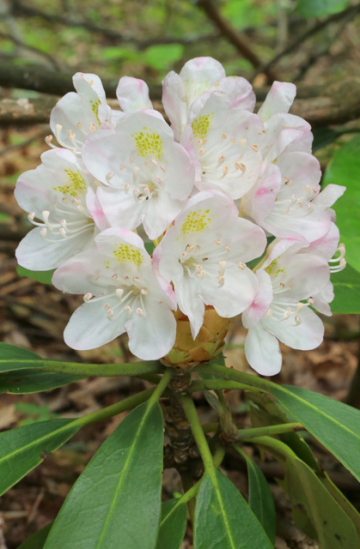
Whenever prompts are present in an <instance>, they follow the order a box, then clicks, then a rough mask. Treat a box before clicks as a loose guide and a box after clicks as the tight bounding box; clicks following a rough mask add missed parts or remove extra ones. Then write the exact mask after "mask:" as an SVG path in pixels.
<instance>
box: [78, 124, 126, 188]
mask: <svg viewBox="0 0 360 549" xmlns="http://www.w3.org/2000/svg"><path fill="white" fill-rule="evenodd" d="M81 152H82V159H83V161H84V164H85V166H86V168H87V169H88V170H89V172H90V173H91V174H92V175H93V176H94V177H95V178H96V179H97V180H98V181H101V183H104V185H109V182H108V180H107V178H106V176H107V174H108V173H109V172H113V173H114V177H113V179H112V180H111V184H112V185H113V186H114V187H117V186H122V185H123V181H122V179H120V178H119V176H118V173H117V172H118V171H119V147H118V145H117V138H116V133H115V131H113V130H104V131H101V132H95V133H93V134H91V135H89V136H88V138H87V139H86V141H85V143H84V146H83V148H82V151H81Z"/></svg>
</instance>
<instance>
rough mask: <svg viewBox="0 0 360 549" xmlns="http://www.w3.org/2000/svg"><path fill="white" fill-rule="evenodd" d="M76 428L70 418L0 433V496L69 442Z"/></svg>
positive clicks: (77, 427)
mask: <svg viewBox="0 0 360 549" xmlns="http://www.w3.org/2000/svg"><path fill="white" fill-rule="evenodd" d="M79 427H80V425H79V424H76V423H74V422H73V420H71V419H54V420H50V421H42V422H39V423H33V424H31V425H24V427H19V428H17V429H12V430H11V431H5V432H4V433H0V495H1V494H3V493H4V492H6V491H7V490H8V489H9V488H11V486H13V485H14V484H16V483H17V482H18V481H19V480H20V479H22V478H23V477H24V476H25V475H26V474H27V473H28V472H29V471H31V470H32V469H34V468H35V467H37V466H38V465H39V464H40V463H41V462H42V461H43V460H44V459H45V458H46V456H47V455H48V453H49V452H53V451H54V450H56V449H57V448H59V446H61V445H62V444H64V443H65V442H66V441H67V440H69V438H71V437H72V436H73V435H74V434H75V433H76V432H77V431H78V429H79Z"/></svg>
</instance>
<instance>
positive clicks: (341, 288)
mask: <svg viewBox="0 0 360 549" xmlns="http://www.w3.org/2000/svg"><path fill="white" fill-rule="evenodd" d="M331 282H332V283H333V285H334V294H335V297H334V301H332V302H331V303H330V307H331V310H332V312H333V313H341V314H350V313H353V314H358V313H360V273H359V272H358V271H356V270H355V269H353V268H352V266H351V265H346V268H345V269H344V270H343V271H340V272H339V273H333V274H332V275H331Z"/></svg>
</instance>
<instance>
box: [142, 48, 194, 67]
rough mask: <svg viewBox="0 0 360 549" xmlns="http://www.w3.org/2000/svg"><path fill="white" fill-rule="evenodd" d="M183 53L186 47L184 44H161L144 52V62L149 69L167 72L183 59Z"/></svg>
mask: <svg viewBox="0 0 360 549" xmlns="http://www.w3.org/2000/svg"><path fill="white" fill-rule="evenodd" d="M183 53H184V46H183V45H182V44H160V45H158V46H150V47H149V48H147V49H146V51H145V52H144V60H145V63H146V64H147V65H149V67H152V68H153V69H155V70H167V69H168V68H169V67H170V66H171V65H173V64H174V63H175V62H176V61H179V59H181V58H182V56H183Z"/></svg>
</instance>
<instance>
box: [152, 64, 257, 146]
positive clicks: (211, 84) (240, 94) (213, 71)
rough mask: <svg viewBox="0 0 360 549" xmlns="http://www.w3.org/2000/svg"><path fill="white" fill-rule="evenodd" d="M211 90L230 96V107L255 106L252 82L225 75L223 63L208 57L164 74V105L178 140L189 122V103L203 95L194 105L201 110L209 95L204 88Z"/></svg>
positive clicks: (248, 108)
mask: <svg viewBox="0 0 360 549" xmlns="http://www.w3.org/2000/svg"><path fill="white" fill-rule="evenodd" d="M214 90H218V91H222V92H224V93H226V94H227V95H228V96H229V99H230V103H231V108H239V109H247V110H250V111H252V110H253V109H254V106H255V94H254V92H253V90H252V87H251V84H250V83H249V82H247V80H245V78H241V77H233V76H230V77H228V78H226V75H225V70H224V67H223V66H222V65H221V63H219V62H218V61H216V60H215V59H213V58H211V57H197V58H195V59H191V60H190V61H188V62H187V63H185V65H184V66H183V68H182V69H181V71H180V74H176V73H175V72H174V71H171V72H169V74H168V75H167V76H166V77H165V78H164V80H163V98H162V100H163V105H164V109H165V112H166V114H167V116H168V117H169V120H170V122H171V127H172V128H173V130H174V134H175V138H176V139H177V140H180V137H181V134H182V132H183V131H184V128H185V126H186V124H187V123H188V114H189V109H190V107H191V106H192V105H193V104H194V102H196V101H197V100H198V99H200V98H201V96H203V97H202V98H201V99H200V102H199V103H198V104H197V106H196V107H195V109H197V110H200V109H201V107H202V104H203V102H204V101H205V100H206V99H207V98H208V97H209V93H206V92H210V93H211V92H213V91H214ZM193 108H194V106H193Z"/></svg>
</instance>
